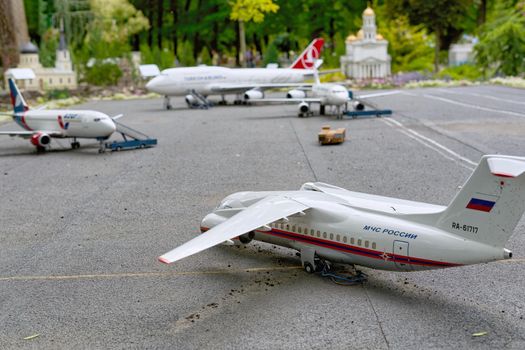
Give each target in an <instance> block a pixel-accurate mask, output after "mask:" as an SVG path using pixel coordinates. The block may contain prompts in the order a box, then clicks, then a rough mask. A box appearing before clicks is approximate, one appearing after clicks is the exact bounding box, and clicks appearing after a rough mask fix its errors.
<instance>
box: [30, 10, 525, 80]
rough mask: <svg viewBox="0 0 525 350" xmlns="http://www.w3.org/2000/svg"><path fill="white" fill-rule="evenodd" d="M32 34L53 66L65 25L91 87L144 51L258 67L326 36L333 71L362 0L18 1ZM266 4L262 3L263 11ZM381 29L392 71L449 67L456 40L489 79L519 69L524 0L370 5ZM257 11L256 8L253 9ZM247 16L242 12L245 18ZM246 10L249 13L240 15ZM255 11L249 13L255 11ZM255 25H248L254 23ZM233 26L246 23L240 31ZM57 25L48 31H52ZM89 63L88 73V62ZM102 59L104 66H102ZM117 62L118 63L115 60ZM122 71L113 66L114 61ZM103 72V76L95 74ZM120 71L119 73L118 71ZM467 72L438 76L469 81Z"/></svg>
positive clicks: (471, 73) (155, 59)
mask: <svg viewBox="0 0 525 350" xmlns="http://www.w3.org/2000/svg"><path fill="white" fill-rule="evenodd" d="M24 2H25V7H26V12H27V18H28V25H29V29H30V34H31V37H32V38H33V39H34V40H35V41H36V42H37V44H39V46H40V48H41V51H40V54H41V61H42V62H43V63H44V64H45V65H51V64H52V62H53V60H54V50H55V49H56V45H57V43H58V36H57V33H58V28H59V26H60V22H63V23H64V27H65V28H66V32H67V34H68V43H69V46H70V48H71V49H72V51H73V52H72V54H73V57H74V60H75V63H76V64H77V69H78V70H80V71H81V73H82V74H83V75H84V76H85V77H86V80H88V81H97V82H98V83H100V82H102V81H106V82H108V81H114V80H115V77H117V76H119V74H117V73H116V71H117V70H118V65H117V64H116V63H111V65H112V66H111V67H109V66H107V65H108V63H107V62H108V61H107V60H106V61H105V59H107V58H112V59H113V58H129V57H130V52H131V51H132V50H134V51H139V50H140V52H141V53H142V60H143V62H144V63H155V64H157V65H159V67H160V68H167V67H171V66H173V65H184V66H189V65H194V64H199V63H204V64H212V63H219V64H232V63H234V62H237V63H239V52H240V47H241V42H242V40H241V38H242V35H241V34H242V33H240V29H241V30H242V31H244V34H245V38H246V39H245V40H246V47H247V49H249V50H252V51H253V52H254V54H255V55H257V54H259V55H260V56H261V59H260V60H258V61H257V63H258V64H260V65H263V64H267V63H270V62H277V61H279V63H280V64H281V65H283V64H289V63H290V61H291V60H292V59H293V58H294V55H295V54H298V53H299V52H300V51H301V50H302V49H303V48H304V47H305V45H306V44H307V43H308V42H309V41H310V40H311V39H313V38H315V37H318V36H322V37H324V38H325V43H326V44H325V51H324V53H323V59H324V62H325V63H324V67H325V68H335V67H338V66H339V57H340V56H341V55H342V54H344V52H345V38H346V37H347V35H349V34H351V33H356V32H357V31H358V30H359V28H360V27H361V24H362V23H361V22H362V21H361V15H362V12H363V10H364V9H365V8H366V6H367V3H368V1H367V0H345V1H341V0H334V1H331V2H326V1H324V0H302V1H298V0H261V1H259V0H236V1H233V0H207V1H202V0H24ZM262 5H264V6H262ZM372 6H373V8H374V10H375V11H376V14H377V23H378V32H379V33H381V34H382V35H383V36H384V37H385V39H386V40H388V41H389V53H390V55H391V57H392V72H393V73H397V72H410V71H419V72H427V73H428V72H430V71H432V70H438V69H441V68H443V66H444V65H446V64H447V50H448V48H449V46H450V44H452V43H454V42H456V41H457V40H458V39H459V38H460V37H461V35H462V34H465V33H466V34H470V35H473V36H477V37H478V38H479V44H478V45H477V48H476V53H477V60H478V63H479V65H480V66H481V67H483V70H484V72H485V73H487V75H491V74H505V75H519V74H523V73H524V71H525V67H524V66H525V63H524V60H523V57H525V16H524V13H525V9H524V8H525V1H523V0H440V1H427V0H375V1H373V2H372ZM254 9H255V10H254ZM243 11H244V12H243ZM246 11H247V13H245V12H246ZM254 11H255V12H254ZM255 18H256V19H257V20H256V21H255V20H251V19H255ZM237 20H243V23H244V24H243V26H242V28H240V27H241V26H239V25H238V22H237ZM52 28H54V29H52ZM90 59H95V64H93V63H92V64H91V68H89V69H88V68H87V62H88V61H89V60H90ZM104 62H106V63H104ZM112 62H120V61H115V60H114V61H112ZM119 65H120V63H119ZM99 70H100V71H99ZM120 73H121V74H122V72H120ZM479 74H480V70H479V69H478V68H477V67H473V66H461V67H457V68H450V69H447V70H446V71H445V72H443V73H442V74H441V76H445V77H450V78H452V79H459V78H461V77H462V76H465V77H469V78H472V79H476V78H477V77H478V76H479Z"/></svg>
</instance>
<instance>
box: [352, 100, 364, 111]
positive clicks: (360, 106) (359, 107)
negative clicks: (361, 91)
mask: <svg viewBox="0 0 525 350" xmlns="http://www.w3.org/2000/svg"><path fill="white" fill-rule="evenodd" d="M352 107H353V108H354V110H356V111H362V110H364V109H365V105H364V104H363V103H361V102H359V101H354V102H352Z"/></svg>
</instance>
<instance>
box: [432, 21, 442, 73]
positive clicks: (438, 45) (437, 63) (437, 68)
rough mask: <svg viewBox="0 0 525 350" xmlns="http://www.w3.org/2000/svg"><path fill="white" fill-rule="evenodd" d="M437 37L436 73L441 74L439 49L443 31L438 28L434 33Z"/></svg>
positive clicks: (435, 52) (435, 50)
mask: <svg viewBox="0 0 525 350" xmlns="http://www.w3.org/2000/svg"><path fill="white" fill-rule="evenodd" d="M434 35H435V37H436V40H435V44H434V45H435V48H434V73H437V72H439V48H440V46H441V30H440V29H439V28H438V29H436V31H435V32H434Z"/></svg>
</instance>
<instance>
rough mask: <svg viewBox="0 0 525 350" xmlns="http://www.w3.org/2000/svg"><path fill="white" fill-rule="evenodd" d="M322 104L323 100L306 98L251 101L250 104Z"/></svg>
mask: <svg viewBox="0 0 525 350" xmlns="http://www.w3.org/2000/svg"><path fill="white" fill-rule="evenodd" d="M301 102H307V103H321V99H320V98H317V97H305V98H260V99H253V100H250V103H301Z"/></svg>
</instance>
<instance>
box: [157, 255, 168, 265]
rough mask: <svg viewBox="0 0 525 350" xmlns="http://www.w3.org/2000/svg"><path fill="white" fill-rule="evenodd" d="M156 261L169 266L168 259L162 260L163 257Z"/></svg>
mask: <svg viewBox="0 0 525 350" xmlns="http://www.w3.org/2000/svg"><path fill="white" fill-rule="evenodd" d="M158 260H159V261H160V262H161V263H163V264H166V265H169V264H170V263H171V262H170V261H169V260H168V259H166V258H164V257H162V256H159V258H158Z"/></svg>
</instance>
